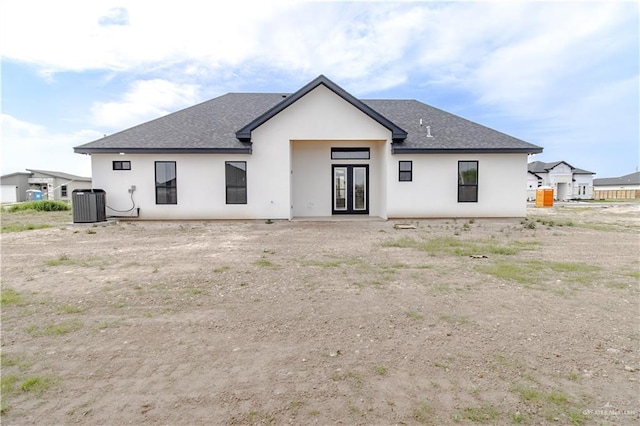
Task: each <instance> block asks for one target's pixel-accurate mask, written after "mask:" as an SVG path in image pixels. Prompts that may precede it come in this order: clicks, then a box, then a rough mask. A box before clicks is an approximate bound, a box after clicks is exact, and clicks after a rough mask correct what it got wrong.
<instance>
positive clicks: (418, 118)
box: [74, 75, 542, 220]
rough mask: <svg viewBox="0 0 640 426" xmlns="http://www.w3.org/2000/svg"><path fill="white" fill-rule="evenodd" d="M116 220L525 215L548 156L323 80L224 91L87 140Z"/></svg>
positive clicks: (410, 105) (426, 109) (476, 127)
mask: <svg viewBox="0 0 640 426" xmlns="http://www.w3.org/2000/svg"><path fill="white" fill-rule="evenodd" d="M74 151H75V152H76V153H79V154H88V155H91V165H92V178H93V188H95V189H102V190H104V191H105V197H106V204H107V206H108V207H107V215H110V216H139V217H140V218H143V219H288V220H291V219H296V218H314V217H343V216H341V215H366V216H373V217H379V218H383V219H389V218H428V217H523V216H525V215H526V199H525V198H526V193H525V188H526V185H525V183H526V180H527V158H528V155H530V154H536V153H540V152H542V148H541V147H539V146H537V145H533V144H531V143H528V142H525V141H522V140H520V139H517V138H515V137H511V136H508V135H506V134H504V133H501V132H498V131H496V130H493V129H490V128H488V127H485V126H482V125H480V124H477V123H474V122H471V121H469V120H466V119H463V118H461V117H458V116H456V115H453V114H449V113H447V112H444V111H442V110H439V109H437V108H434V107H431V106H429V105H426V104H424V103H421V102H418V101H415V100H361V99H357V98H355V97H354V96H352V95H351V94H349V93H347V92H346V91H345V90H344V89H342V88H341V87H339V86H338V85H336V84H335V83H333V82H332V81H331V80H329V79H328V78H326V77H325V76H323V75H320V76H319V77H317V78H316V79H314V80H313V81H311V82H310V83H308V84H306V85H305V86H304V87H302V88H301V89H299V90H298V91H296V92H294V93H292V94H283V93H228V94H226V95H223V96H220V97H217V98H214V99H211V100H209V101H206V102H203V103H200V104H198V105H195V106H192V107H189V108H186V109H183V110H181V111H177V112H175V113H172V114H169V115H167V116H164V117H161V118H158V119H156V120H153V121H149V122H147V123H143V124H141V125H138V126H135V127H132V128H130V129H127V130H123V131H121V132H119V133H115V134H112V135H109V136H106V137H104V138H102V139H99V140H96V141H93V142H90V143H87V144H84V145H81V146H77V147H75V148H74Z"/></svg>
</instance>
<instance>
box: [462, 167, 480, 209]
mask: <svg viewBox="0 0 640 426" xmlns="http://www.w3.org/2000/svg"><path fill="white" fill-rule="evenodd" d="M458 202H459V203H477V202H478V162H477V161H458Z"/></svg>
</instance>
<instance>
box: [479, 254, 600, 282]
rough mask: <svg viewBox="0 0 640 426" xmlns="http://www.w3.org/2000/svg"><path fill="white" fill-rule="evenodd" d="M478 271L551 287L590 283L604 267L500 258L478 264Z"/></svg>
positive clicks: (504, 278) (577, 263) (505, 278)
mask: <svg viewBox="0 0 640 426" xmlns="http://www.w3.org/2000/svg"><path fill="white" fill-rule="evenodd" d="M475 269H476V270H477V271H480V272H483V273H485V274H488V275H492V276H494V277H496V278H500V279H503V280H507V281H515V282H518V283H521V284H525V285H526V286H528V287H531V288H536V289H551V288H552V287H553V286H557V283H558V280H559V281H560V282H561V283H562V282H564V283H570V284H572V283H573V284H582V285H590V284H592V283H593V282H595V281H596V280H598V279H599V276H598V274H597V272H599V271H601V269H602V268H600V267H599V266H596V265H591V264H587V263H579V262H543V261H540V260H524V261H520V262H513V261H511V262H505V261H501V260H498V261H496V262H495V263H493V264H492V265H477V266H476V267H475Z"/></svg>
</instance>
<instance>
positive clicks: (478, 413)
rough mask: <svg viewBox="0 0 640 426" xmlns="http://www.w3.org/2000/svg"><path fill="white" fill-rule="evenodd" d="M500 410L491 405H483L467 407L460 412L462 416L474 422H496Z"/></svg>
mask: <svg viewBox="0 0 640 426" xmlns="http://www.w3.org/2000/svg"><path fill="white" fill-rule="evenodd" d="M499 415H500V413H499V412H498V410H496V409H495V408H493V407H492V406H491V405H482V406H480V407H466V408H463V409H462V411H461V412H460V417H462V418H463V419H466V420H469V421H472V422H474V423H495V420H496V419H497V418H498V417H499Z"/></svg>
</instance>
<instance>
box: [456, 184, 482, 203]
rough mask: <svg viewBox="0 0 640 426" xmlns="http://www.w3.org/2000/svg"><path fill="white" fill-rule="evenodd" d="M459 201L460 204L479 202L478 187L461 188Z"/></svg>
mask: <svg viewBox="0 0 640 426" xmlns="http://www.w3.org/2000/svg"><path fill="white" fill-rule="evenodd" d="M458 201H460V202H476V201H478V187H477V186H471V185H470V186H459V187H458Z"/></svg>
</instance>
